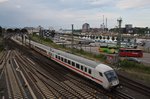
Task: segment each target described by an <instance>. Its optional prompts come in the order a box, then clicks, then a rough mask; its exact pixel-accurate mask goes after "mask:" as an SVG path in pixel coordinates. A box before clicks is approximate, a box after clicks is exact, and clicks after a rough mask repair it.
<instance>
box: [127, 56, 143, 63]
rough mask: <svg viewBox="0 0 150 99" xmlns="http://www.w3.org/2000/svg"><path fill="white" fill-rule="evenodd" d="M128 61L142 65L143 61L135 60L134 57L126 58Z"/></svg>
mask: <svg viewBox="0 0 150 99" xmlns="http://www.w3.org/2000/svg"><path fill="white" fill-rule="evenodd" d="M126 60H127V61H132V62H135V63H141V60H140V59H138V58H134V57H128V58H126Z"/></svg>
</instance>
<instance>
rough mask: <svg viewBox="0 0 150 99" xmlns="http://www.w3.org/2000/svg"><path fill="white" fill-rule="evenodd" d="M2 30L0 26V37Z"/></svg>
mask: <svg viewBox="0 0 150 99" xmlns="http://www.w3.org/2000/svg"><path fill="white" fill-rule="evenodd" d="M2 31H3V28H2V27H1V26H0V36H2Z"/></svg>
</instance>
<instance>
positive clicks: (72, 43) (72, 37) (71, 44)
mask: <svg viewBox="0 0 150 99" xmlns="http://www.w3.org/2000/svg"><path fill="white" fill-rule="evenodd" d="M71 27H72V34H71V38H72V40H71V53H73V42H74V39H73V30H74V26H73V24H72V25H71Z"/></svg>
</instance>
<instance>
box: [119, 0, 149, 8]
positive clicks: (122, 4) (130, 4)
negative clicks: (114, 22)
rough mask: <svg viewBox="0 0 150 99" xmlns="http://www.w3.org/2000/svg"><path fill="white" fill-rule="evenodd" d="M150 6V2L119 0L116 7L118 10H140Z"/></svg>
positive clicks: (145, 0)
mask: <svg viewBox="0 0 150 99" xmlns="http://www.w3.org/2000/svg"><path fill="white" fill-rule="evenodd" d="M149 5H150V0H120V1H119V2H118V3H117V7H118V8H120V9H129V8H141V7H145V6H149Z"/></svg>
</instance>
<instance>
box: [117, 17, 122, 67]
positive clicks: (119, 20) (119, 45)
mask: <svg viewBox="0 0 150 99" xmlns="http://www.w3.org/2000/svg"><path fill="white" fill-rule="evenodd" d="M117 21H118V24H119V31H118V37H117V38H118V39H117V47H118V55H117V65H118V66H119V58H120V57H119V54H120V47H121V23H122V18H119V19H118V20H117Z"/></svg>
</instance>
